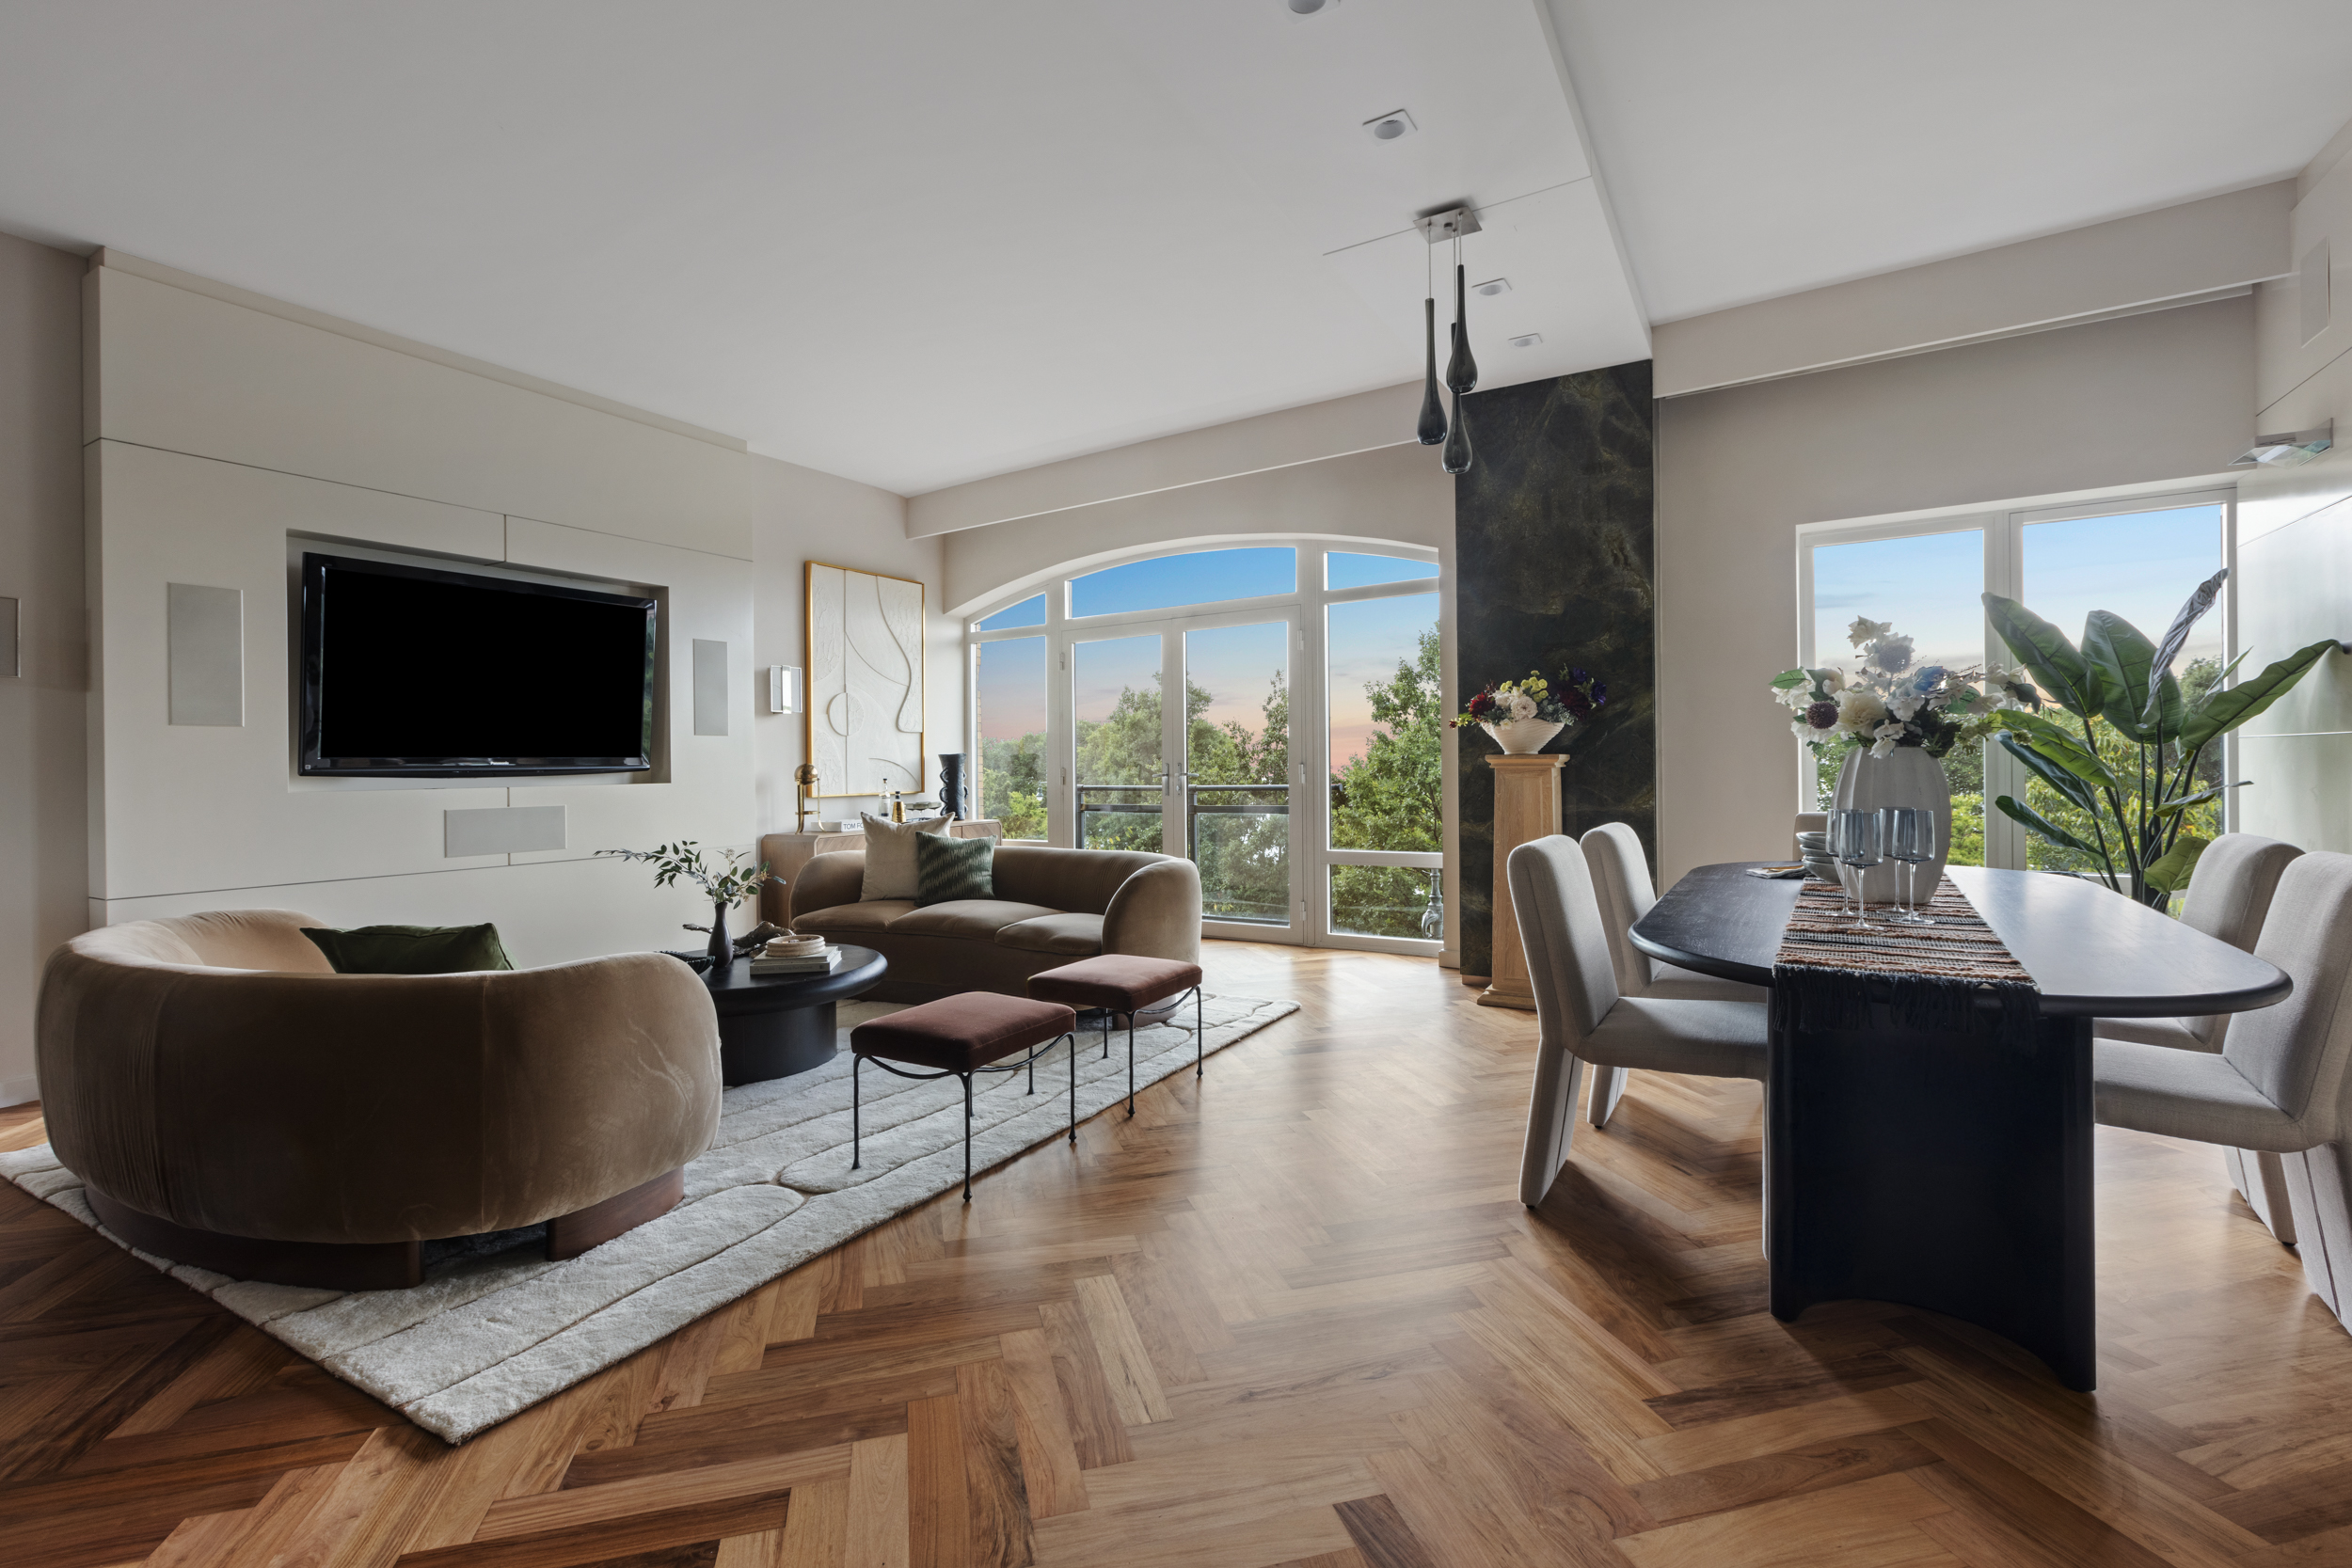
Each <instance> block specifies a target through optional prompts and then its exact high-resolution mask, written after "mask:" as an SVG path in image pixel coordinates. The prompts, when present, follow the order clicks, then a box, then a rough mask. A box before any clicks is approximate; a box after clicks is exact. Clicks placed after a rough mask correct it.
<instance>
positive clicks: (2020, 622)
mask: <svg viewBox="0 0 2352 1568" xmlns="http://www.w3.org/2000/svg"><path fill="white" fill-rule="evenodd" d="M1984 613H1985V616H1986V618H1987V619H1988V620H1990V621H1991V622H1992V623H1993V629H1994V632H1995V633H1996V634H1998V635H1999V637H2000V639H2001V641H2004V642H2006V643H2008V644H2009V651H2010V653H2012V654H2014V655H2016V656H2017V659H2018V662H2020V663H2021V664H2023V665H2025V667H2026V670H2027V671H2029V672H2030V673H2032V675H2033V678H2034V684H2035V685H2037V686H2039V687H2040V688H2041V689H2042V691H2043V692H2044V693H2045V694H2047V695H2049V696H2052V697H2055V698H2057V699H2058V703H2059V705H2061V706H2063V707H2065V708H2067V709H2068V710H2069V711H2071V712H2073V713H2076V714H2079V715H2081V716H2082V717H2083V718H2086V719H2088V718H2090V716H2091V715H2092V714H2094V713H2096V712H2098V711H2099V707H2100V704H2099V700H2098V699H2099V695H2100V693H2099V688H2100V686H2101V685H2102V684H2104V683H2103V682H2102V681H2101V680H2100V679H2099V677H2097V676H2096V675H2094V674H2092V673H2091V671H2090V665H2088V664H2086V663H2085V662H2084V661H2083V656H2082V655H2081V654H2080V653H2079V652H2077V651H2076V650H2075V647H2074V644H2073V643H2072V642H2069V641H2067V640H2066V634H2065V633H2064V632H2062V631H2060V630H2058V627H2056V626H2052V625H2050V623H2049V622H2047V621H2045V620H2043V619H2042V617H2041V616H2039V615H2036V614H2035V613H2034V612H2033V611H2032V610H2027V609H2026V607H2025V606H2024V605H2021V604H2019V603H2018V602H2017V601H2016V600H2015V599H2005V598H2003V597H2001V595H1999V594H1985V595H1984Z"/></svg>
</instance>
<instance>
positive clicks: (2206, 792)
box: [2155, 779, 2253, 822]
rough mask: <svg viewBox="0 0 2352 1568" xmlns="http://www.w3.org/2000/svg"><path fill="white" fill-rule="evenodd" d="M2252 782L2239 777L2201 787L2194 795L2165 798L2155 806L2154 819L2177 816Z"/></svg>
mask: <svg viewBox="0 0 2352 1568" xmlns="http://www.w3.org/2000/svg"><path fill="white" fill-rule="evenodd" d="M2252 782H2253V781H2251V780H2249V779H2240V780H2238V782H2237V784H2216V785H2214V786H2213V787H2212V788H2211V789H2201V790H2199V791H2198V792H2197V793H2196V794H2194V795H2183V796H2181V797H2179V798H2178V799H2176V800H2167V801H2166V802H2165V803H2164V804H2162V805H2160V806H2158V807H2157V808H2156V810H2155V816H2156V820H2158V821H2159V822H2161V821H2163V820H2165V819H2166V818H2167V817H2172V816H2180V815H2181V813H2183V812H2185V811H2186V810H2188V808H2189V807H2191V806H2201V805H2203V804H2204V803H2205V802H2206V801H2208V800H2218V799H2219V798H2220V797H2222V796H2223V795H2226V794H2228V793H2229V792H2230V791H2231V790H2233V789H2236V788H2238V787H2239V786H2240V785H2243V784H2250V783H2252Z"/></svg>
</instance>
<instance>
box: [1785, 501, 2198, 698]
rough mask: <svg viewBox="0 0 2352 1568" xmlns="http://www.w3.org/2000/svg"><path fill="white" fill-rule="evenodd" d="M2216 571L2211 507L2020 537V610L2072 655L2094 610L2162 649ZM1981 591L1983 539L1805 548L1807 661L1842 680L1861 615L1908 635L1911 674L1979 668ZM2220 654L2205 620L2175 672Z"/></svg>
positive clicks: (2076, 522)
mask: <svg viewBox="0 0 2352 1568" xmlns="http://www.w3.org/2000/svg"><path fill="white" fill-rule="evenodd" d="M2220 565H2221V511H2220V508H2219V507H2217V506H2194V507H2176V508H2170V509H2167V510H2164V511H2160V512H2136V513H2127V514H2123V515H2117V516H2112V517H2076V518H2070V519H2067V520H2065V521H2063V522H2052V523H2028V524H2027V525H2026V528H2025V595H2024V597H2025V603H2026V608H2027V609H2029V610H2033V612H2034V613H2035V614H2037V615H2040V616H2041V617H2042V619H2043V620H2045V621H2049V622H2051V623H2052V624H2054V625H2056V626H2058V628H2059V629H2060V630H2062V631H2064V632H2065V633H2066V635H2067V636H2068V637H2070V638H2073V639H2074V640H2075V641H2076V642H2077V643H2079V642H2080V641H2081V640H2082V629H2083V620H2084V617H2086V616H2087V615H2089V614H2090V611H2092V610H2111V611H2113V612H2114V613H2116V614H2118V615H2121V616H2122V617H2123V618H2124V619H2125V620H2127V621H2129V622H2131V623H2132V624H2133V625H2134V626H2137V627H2138V628H2139V629H2140V630H2141V631H2143V632H2145V633H2147V634H2148V636H2149V638H2150V639H2151V640H2152V641H2153V640H2154V639H2157V638H2161V637H2162V636H2163V635H2164V630H2165V627H2167V626H2169V625H2171V622H2172V616H2173V614H2174V612H2175V611H2177V610H2179V609H2180V608H2181V603H2182V601H2183V600H2185V599H2186V598H2187V597H2188V595H2189V594H2190V593H2191V592H2193V591H2194V590H2195V589H2196V587H2197V585H2198V584H2199V583H2201V582H2202V581H2204V580H2205V578H2209V577H2211V576H2212V575H2213V574H2214V573H2215V572H2216V571H2217V570H2218V569H2219V567H2220ZM1983 589H1984V536H1983V534H1982V533H1981V532H1980V531H1978V530H1975V529H1966V530H1961V531H1954V532H1950V533H1931V534H1921V535H1918V536H1915V537H1914V538H1909V539H1880V540H1871V541H1868V542H1867V543H1862V544H1851V545H1823V546H1816V547H1815V549H1814V551H1813V608H1814V633H1813V636H1814V643H1813V645H1814V657H1815V659H1816V660H1817V661H1818V662H1820V663H1822V664H1837V665H1843V666H1845V667H1847V668H1849V669H1851V668H1852V666H1853V664H1854V658H1853V654H1852V651H1851V647H1850V646H1849V644H1848V642H1847V641H1846V627H1847V626H1848V625H1849V624H1851V622H1852V620H1853V618H1854V617H1855V616H1857V615H1867V616H1868V617H1869V618H1870V619H1871V620H1874V621H1891V622H1893V623H1894V625H1895V629H1896V630H1897V631H1903V632H1909V633H1911V634H1912V636H1913V637H1914V638H1915V640H1916V643H1917V657H1918V661H1919V662H1920V663H1922V664H1952V665H1967V664H1976V663H1979V662H1981V661H1982V660H1983V658H1984V657H1985V654H1984V635H1985V634H1984V611H1983V608H1982V601H1981V600H1980V599H1979V594H1981V593H1982V592H1983ZM2220 647H2221V617H2220V616H2219V615H2217V614H2210V615H2207V616H2206V617H2205V619H2204V620H2203V621H2201V622H2200V623H2198V626H2197V632H2196V635H2195V636H2194V637H2192V638H2191V639H2190V641H2189V643H2188V645H2187V646H2186V647H2185V648H2184V649H2183V650H2182V654H2181V662H2185V661H2187V660H2188V659H2192V658H2198V657H2207V656H2210V655H2213V654H2215V653H2217V652H2219V651H2220ZM2004 652H2005V650H2004ZM2175 668H2178V665H2177V664H2176V665H2175Z"/></svg>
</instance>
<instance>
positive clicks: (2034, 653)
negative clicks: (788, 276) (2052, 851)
mask: <svg viewBox="0 0 2352 1568" xmlns="http://www.w3.org/2000/svg"><path fill="white" fill-rule="evenodd" d="M2229 575H2230V574H2229V572H2228V570H2227V569H2226V568H2225V569H2224V570H2222V571H2219V572H2217V573H2215V574H2214V575H2213V576H2212V577H2211V578H2208V579H2206V580H2205V581H2204V582H2202V583H2200V584H2199V585H2198V588H2197V591H2196V592H2195V593H2194V594H2190V595H2189V597H2188V602H2187V603H2185V604H2184V605H2183V606H2182V607H2181V610H2180V613H2179V614H2177V615H2175V616H2174V617H2173V618H2172V625H2171V626H2169V627H2168V628H2167V629H2166V631H2165V634H2164V636H2163V637H2162V639H2160V640H2158V641H2153V642H2152V641H2149V639H2148V637H2147V636H2146V634H2144V633H2143V632H2141V631H2140V630H2139V628H2138V627H2137V626H2133V625H2132V624H2131V623H2130V622H2129V621H2126V620H2124V619H2123V618H2122V616H2121V615H2117V614H2114V613H2112V612H2110V611H2108V610H2092V611H2091V612H2090V618H2089V619H2088V620H2087V621H2086V622H2085V623H2084V625H2083V638H2082V642H2081V645H2080V646H2077V645H2076V644H2074V642H2072V641H2068V639H2067V636H2066V634H2065V633H2064V632H2062V631H2060V630H2058V627H2056V626H2052V625H2051V624H2050V623H2049V622H2047V621H2045V620H2043V619H2042V617H2041V616H2039V615H2036V614H2035V613H2034V612H2033V611H2032V610H2027V609H2026V607H2025V606H2024V605H2022V604H2019V603H2018V602H2017V601H2016V600H2014V599H2005V598H2003V597H2001V596H2000V595H1999V594H1985V595H1984V608H1985V613H1986V614H1987V615H1988V616H1989V617H1990V618H1991V621H1992V624H1993V629H1994V632H1995V633H1997V634H1998V635H1999V637H2000V639H2001V641H2004V642H2006V643H2008V644H2009V647H2010V652H2011V653H2013V654H2015V655H2016V656H2017V658H2018V661H2019V662H2020V663H2022V664H2023V665H2024V666H2025V667H2026V671H2027V673H2030V674H2031V675H2032V677H2033V687H2032V688H2031V689H2029V692H2028V695H2030V697H2031V699H2032V700H2031V701H2030V703H2029V704H2028V705H2026V706H2025V707H2023V708H2020V709H2015V710H2011V711H2007V712H2003V713H2000V714H1997V715H1995V716H1994V721H1995V722H1996V723H1997V724H1998V725H1999V726H2000V728H2001V730H2002V732H2003V733H2002V734H2001V736H2000V737H1999V740H2000V745H2001V748H2002V749H2003V750H2004V751H2006V752H2008V753H2009V754H2010V755H2011V756H2013V757H2015V758H2016V759H2017V760H2018V761H2019V762H2020V763H2021V764H2023V765H2024V767H2025V768H2026V771H2027V772H2029V773H2031V774H2032V775H2033V776H2034V777H2035V778H2037V779H2039V780H2040V781H2042V783H2043V784H2047V785H2048V786H2049V787H2050V788H2051V789H2052V790H2054V791H2056V792H2057V795H2058V799H2060V800H2064V801H2065V802H2066V803H2067V804H2068V805H2069V806H2072V807H2073V808H2074V811H2073V812H2072V813H2069V814H2065V815H2067V816H2069V817H2070V820H2073V821H2074V822H2077V823H2079V824H2081V825H2082V826H2081V828H2080V830H2079V831H2078V829H2077V828H2074V827H2069V826H2064V825H2061V824H2059V823H2057V822H2053V821H2051V820H2050V819H2049V818H2048V817H2047V816H2043V815H2042V813H2040V812H2037V811H2035V810H2033V809H2032V808H2031V807H2030V806H2027V805H2026V804H2025V803H2024V802H2022V801H2020V800H2016V799H2015V798H2014V797H2012V796H2008V795H2003V796H2001V797H1999V798H1998V799H1997V800H1994V805H1995V806H1996V807H1998V808H1999V809H2000V811H2001V812H2002V813H2003V814H2004V815H2006V816H2009V817H2010V818H2012V819H2013V820H2015V821H2017V822H2020V823H2023V824H2024V825H2025V827H2026V831H2027V832H2031V833H2033V834H2034V835H2035V836H2037V837H2039V838H2041V839H2042V840H2044V841H2045V842H2047V843H2050V844H2055V845H2058V846H2059V847H2063V848H2067V849H2072V850H2074V851H2075V852H2076V853H2078V854H2081V855H2083V856H2086V857H2088V858H2089V859H2090V862H2091V863H2093V864H2094V865H2096V866H2097V867H2099V868H2100V870H2099V872H2098V875H2099V876H2100V877H2101V879H2103V880H2105V881H2106V884H2107V885H2108V886H2109V887H2112V888H2114V889H2115V890H2116V891H2118V892H2120V893H2124V894H2128V895H2130V896H2132V897H2133V898H2136V899H2137V900H2138V901H2140V902H2141V903H2143V904H2148V905H2151V906H2153V907H2154V908H2157V909H2162V908H2163V907H2164V906H2165V904H2166V902H2167V900H2168V899H2169V897H2170V895H2172V894H2173V893H2174V892H2175V891H2176V890H2178V889H2181V888H2185V887H2186V886H2187V885H2188V879H2189V873H2190V872H2191V871H2192V870H2194V869H2195V867H2196V864H2197V857H2198V856H2199V855H2200V854H2201V853H2202V852H2203V850H2204V847H2205V846H2206V844H2207V843H2209V842H2210V840H2208V839H2207V838H2206V837H2205V836H2204V835H2203V834H2201V833H2199V832H2194V831H2192V830H2191V828H2190V824H2189V813H2190V812H2191V811H2192V810H2193V809H2194V808H2196V807H2198V806H2201V805H2203V804H2205V803H2206V802H2208V801H2213V800H2219V799H2220V798H2221V797H2222V796H2223V795H2224V794H2225V793H2226V792H2227V791H2229V790H2232V789H2234V788H2236V787H2238V785H2239V784H2244V783H2247V782H2248V781H2246V780H2239V781H2237V782H2236V783H2230V782H2226V781H2225V782H2221V783H2216V784H2207V783H2206V782H2204V780H2203V779H2201V778H2200V776H2199V765H2200V764H2201V762H2202V761H2203V760H2204V759H2205V756H2206V753H2207V752H2208V750H2209V749H2210V748H2211V747H2212V746H2213V745H2214V744H2215V743H2216V742H2217V741H2218V740H2220V738H2221V737H2222V736H2225V735H2228V734H2229V733H2230V732H2231V731H2233V730H2234V729H2236V728H2237V727H2238V726H2239V725H2241V724H2244V723H2245V722H2247V721H2249V720H2250V719H2252V718H2254V717H2255V716H2256V715H2258V714H2260V713H2262V712H2263V711H2264V710H2265V709H2266V708H2268V707H2269V706H2270V705H2271V704H2273V703H2275V702H2277V701H2278V700H2279V699H2280V698H2281V697H2283V696H2285V695H2286V694H2287V693H2288V692H2289V691H2290V690H2292V689H2294V687H2295V684H2296V682H2297V681H2299V680H2301V679H2302V678H2303V677H2304V676H2305V675H2307V674H2309V673H2311V671H2312V667H2313V666H2314V665H2316V664H2317V663H2318V662H2319V661H2320V659H2321V658H2323V657H2326V656H2327V655H2328V654H2329V653H2332V652H2334V651H2335V650H2336V648H2337V647H2338V646H2339V644H2338V643H2337V641H2336V640H2335V639H2333V638H2327V639H2324V640H2322V641H2317V642H2313V643H2312V644H2311V645H2310V646H2309V647H2306V648H2298V649H2296V651H2295V652H2294V653H2292V654H2289V655H2288V656H2287V657H2284V658H2282V659H2280V660H2278V661H2277V662H2276V663H2273V664H2270V665H2268V666H2265V668H2264V669H2263V670H2262V672H2261V673H2258V674H2255V675H2251V676H2249V677H2248V678H2246V679H2243V680H2240V681H2237V682H2236V683H2235V684H2228V683H2229V677H2230V676H2231V675H2232V674H2233V673H2235V672H2236V669H2237V666H2238V664H2239V663H2240V662H2241V661H2242V660H2243V659H2244V658H2245V657H2246V656H2245V655H2244V654H2243V653H2241V654H2240V655H2238V657H2237V658H2235V659H2233V660H2231V661H2230V663H2229V664H2228V666H2226V667H2225V668H2224V669H2223V670H2222V671H2221V674H2220V677H2219V678H2218V679H2217V680H2215V681H2214V682H2213V683H2212V685H2211V686H2210V687H2208V688H2207V689H2205V690H2204V691H2203V692H2202V693H2201V694H2199V695H2197V696H2194V697H2190V696H2186V695H2185V694H2184V693H2183V691H2182V688H2181V683H2180V681H2179V680H2178V679H2177V678H2176V677H2175V676H2174V675H2173V673H2172V668H2171V666H2172V661H2173V659H2174V657H2177V656H2178V655H2179V653H2180V651H2181V648H2182V646H2183V645H2184V644H2185V642H2186V641H2188V635H2189V631H2190V628H2192V627H2193V626H2196V624H2197V623H2198V621H2199V620H2200V619H2201V618H2202V617H2203V616H2204V615H2205V613H2206V612H2207V611H2208V610H2212V609H2213V607H2214V603H2215V601H2216V600H2217V599H2218V598H2219V596H2220V593H2221V584H2222V582H2223V580H2224V579H2226V578H2228V577H2229ZM2103 729H2104V730H2106V731H2107V732H2109V734H2110V735H2111V736H2112V738H2111V739H2109V740H2108V743H2107V744H2106V745H2104V746H2103V745H2102V740H2103V738H2106V737H2103V736H2102V733H2101V732H2102V730H2103ZM2119 741H2120V742H2121V744H2120V746H2119V745H2118V744H2117V742H2119ZM2119 764H2120V766H2119Z"/></svg>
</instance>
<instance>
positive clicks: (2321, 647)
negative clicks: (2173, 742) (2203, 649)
mask: <svg viewBox="0 0 2352 1568" xmlns="http://www.w3.org/2000/svg"><path fill="white" fill-rule="evenodd" d="M2341 646H2342V644H2341V643H2339V642H2338V641H2336V640H2335V639H2334V638H2332V637H2329V638H2323V639H2322V640H2320V641H2317V642H2314V643H2312V645H2311V646H2310V647H2308V648H2298V649H2296V651H2295V652H2294V653H2292V654H2289V655H2288V656H2287V657H2284V658H2282V659H2280V660H2279V662H2278V663H2276V664H2273V665H2271V666H2269V667H2268V668H2267V669H2265V670H2264V671H2263V672H2262V673H2260V674H2258V675H2252V676H2249V677H2248V678H2247V679H2245V680H2242V681H2240V682H2238V683H2237V684H2236V685H2235V686H2233V687H2230V688H2228V689H2217V690H2214V691H2209V692H2207V693H2205V700H2204V701H2203V702H2201V703H2200V704H2198V705H2197V706H2196V708H2195V709H2194V710H2193V711H2192V712H2191V713H2190V714H2189V716H2188V721H2187V722H2186V723H2185V724H2184V725H2182V726H2181V747H2182V750H2183V751H2185V752H2193V751H2195V750H2196V749H2197V748H2198V747H2200V746H2202V745H2203V744H2205V742H2207V741H2208V740H2211V739H2212V738H2213V737H2214V736H2217V735H2227V734H2229V733H2230V732H2231V731H2232V730H2233V729H2236V728H2237V727H2238V726H2239V725H2240V724H2243V723H2245V722H2246V721H2248V720H2249V719H2251V718H2253V717H2254V716H2255V715H2256V714H2258V713H2260V712H2262V711H2263V710H2264V709H2265V708H2266V707H2268V706H2269V705H2271V704H2273V703H2275V702H2277V701H2278V700H2279V699H2280V698H2281V697H2283V696H2285V695H2286V694H2287V693H2288V692H2289V691H2291V690H2293V689H2294V688H2295V683H2296V681H2299V680H2301V679H2302V678H2303V677H2304V676H2305V675H2307V674H2309V673H2311V668H2312V665H2314V664H2317V663H2318V662H2319V661H2320V659H2321V658H2322V657H2325V656H2327V655H2328V654H2331V653H2334V652H2335V651H2336V650H2337V649H2338V648H2339V647H2341Z"/></svg>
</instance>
